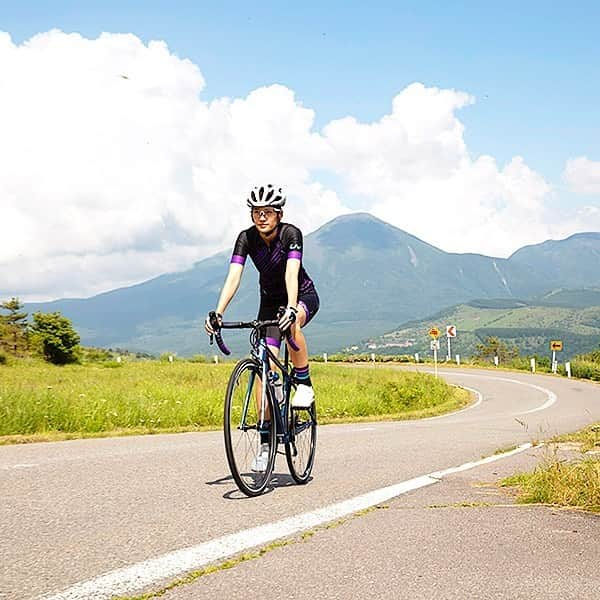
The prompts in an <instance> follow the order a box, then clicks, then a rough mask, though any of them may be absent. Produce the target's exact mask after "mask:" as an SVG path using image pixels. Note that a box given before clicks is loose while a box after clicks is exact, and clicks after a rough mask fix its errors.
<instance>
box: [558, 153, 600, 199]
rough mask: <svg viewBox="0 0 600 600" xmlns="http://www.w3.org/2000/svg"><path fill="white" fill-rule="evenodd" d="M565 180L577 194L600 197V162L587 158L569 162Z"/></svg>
mask: <svg viewBox="0 0 600 600" xmlns="http://www.w3.org/2000/svg"><path fill="white" fill-rule="evenodd" d="M563 178H564V179H565V181H566V182H567V183H568V184H569V186H570V187H571V189H572V190H573V191H574V192H575V193H577V194H597V195H600V162H594V161H592V160H589V159H588V158H586V157H585V156H580V157H578V158H573V159H571V160H569V161H567V165H566V167H565V170H564V173H563Z"/></svg>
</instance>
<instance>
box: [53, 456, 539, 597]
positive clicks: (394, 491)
mask: <svg viewBox="0 0 600 600" xmlns="http://www.w3.org/2000/svg"><path fill="white" fill-rule="evenodd" d="M531 447H532V444H523V445H522V446H519V447H518V448H516V449H514V450H511V451H509V452H504V453H502V454H495V455H493V456H489V457H487V458H484V459H482V460H478V461H474V462H468V463H465V464H463V465H460V466H458V467H452V468H449V469H445V470H443V471H435V472H433V473H429V474H427V475H422V476H420V477H415V478H413V479H409V480H407V481H402V482H400V483H397V484H395V485H391V486H388V487H384V488H381V489H378V490H374V491H372V492H368V493H366V494H363V495H361V496H357V497H355V498H351V499H349V500H345V501H343V502H339V503H337V504H331V505H330V506H326V507H324V508H319V509H317V510H314V511H312V512H307V513H304V514H301V515H296V516H293V517H288V518H287V519H282V520H281V521H276V522H275V523H268V524H266V525H260V526H258V527H253V528H252V529H246V530H244V531H239V532H237V533H233V534H229V535H225V536H223V537H220V538H217V539H215V540H211V541H209V542H205V543H203V544H199V545H197V546H191V547H189V548H183V549H181V550H176V551H174V552H169V553H167V554H163V555H162V556H159V557H157V558H152V559H149V560H146V561H143V562H140V563H137V564H135V565H131V566H129V567H124V568H122V569H117V570H115V571H111V572H109V573H106V574H104V575H100V576H99V577H95V578H94V579H90V580H88V581H83V582H80V583H77V584H75V585H74V586H72V587H70V588H68V589H66V590H64V591H63V592H60V593H58V594H54V595H48V594H46V595H44V596H42V597H41V598H44V599H45V600H83V599H84V598H85V599H89V598H93V599H94V600H103V599H109V598H112V597H113V596H117V595H124V594H129V593H134V592H138V591H140V590H143V589H144V588H147V587H148V586H150V585H152V584H154V583H157V582H159V581H162V580H166V579H170V578H174V577H177V576H179V575H183V574H184V573H187V572H189V571H192V570H195V569H199V568H202V567H203V566H205V565H207V564H210V563H214V562H215V561H218V560H222V559H224V558H227V557H229V556H233V555H234V554H238V553H240V552H243V551H244V550H248V549H249V548H254V547H257V546H262V545H264V544H268V543H270V542H273V541H274V540H277V539H281V538H285V537H288V536H290V535H293V534H296V533H299V532H300V531H305V530H307V529H313V528H314V527H318V526H319V525H323V524H324V523H329V522H331V521H335V520H337V519H340V518H342V517H347V516H348V515H352V514H354V513H356V512H358V511H361V510H364V509H367V508H371V507H373V506H376V505H377V504H381V503H383V502H386V501H388V500H391V499H392V498H395V497H396V496H400V495H402V494H406V493H407V492H410V491H412V490H416V489H419V488H422V487H425V486H428V485H432V484H434V483H438V482H439V481H440V480H441V479H442V478H443V477H445V476H446V475H450V474H451V473H458V472H460V471H466V470H467V469H472V468H474V467H477V466H479V465H484V464H487V463H490V462H494V461H496V460H501V459H503V458H507V457H509V456H513V455H514V454H517V453H519V452H523V451H525V450H528V449H529V448H531Z"/></svg>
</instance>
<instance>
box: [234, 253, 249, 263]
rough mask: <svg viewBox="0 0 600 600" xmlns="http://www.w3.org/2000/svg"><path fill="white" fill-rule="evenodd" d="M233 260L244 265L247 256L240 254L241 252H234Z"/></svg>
mask: <svg viewBox="0 0 600 600" xmlns="http://www.w3.org/2000/svg"><path fill="white" fill-rule="evenodd" d="M231 262H232V263H237V264H238V265H244V264H246V257H245V256H240V255H239V254H234V255H233V256H232V257H231Z"/></svg>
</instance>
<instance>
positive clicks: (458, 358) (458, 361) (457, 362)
mask: <svg viewBox="0 0 600 600" xmlns="http://www.w3.org/2000/svg"><path fill="white" fill-rule="evenodd" d="M455 358H456V364H457V365H458V366H459V367H460V354H457V355H456V357H455Z"/></svg>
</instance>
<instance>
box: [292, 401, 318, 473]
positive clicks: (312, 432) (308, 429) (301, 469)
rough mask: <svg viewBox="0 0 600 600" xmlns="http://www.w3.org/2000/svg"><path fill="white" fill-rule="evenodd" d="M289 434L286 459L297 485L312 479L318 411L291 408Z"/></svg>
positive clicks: (312, 407) (312, 408)
mask: <svg viewBox="0 0 600 600" xmlns="http://www.w3.org/2000/svg"><path fill="white" fill-rule="evenodd" d="M288 428H289V429H288V432H289V436H290V441H289V442H288V443H287V444H286V445H285V458H286V459H287V464H288V467H289V469H290V474H291V476H292V478H293V479H294V481H295V482H296V483H300V484H304V483H306V482H307V481H308V480H309V479H310V473H311V471H312V468H313V463H314V461H315V450H316V445H317V411H316V408H315V403H314V402H313V404H312V406H311V407H310V408H293V407H291V406H290V408H289V417H288Z"/></svg>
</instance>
